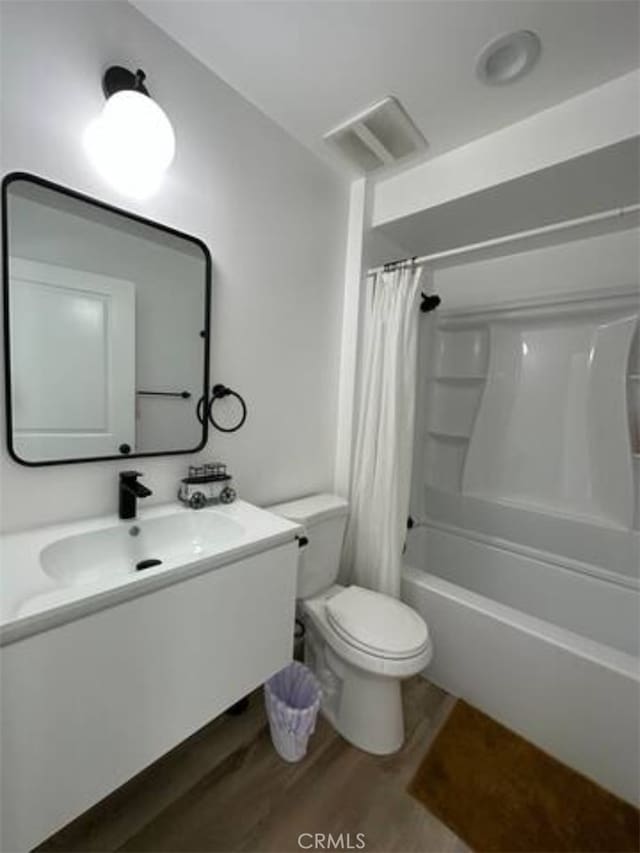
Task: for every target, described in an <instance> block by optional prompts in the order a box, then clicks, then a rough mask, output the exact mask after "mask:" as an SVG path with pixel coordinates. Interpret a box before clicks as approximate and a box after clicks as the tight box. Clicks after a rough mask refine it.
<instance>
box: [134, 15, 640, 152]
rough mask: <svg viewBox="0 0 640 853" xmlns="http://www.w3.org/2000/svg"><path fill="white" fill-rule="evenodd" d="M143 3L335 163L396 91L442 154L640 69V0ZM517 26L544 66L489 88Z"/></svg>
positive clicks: (229, 80) (214, 67)
mask: <svg viewBox="0 0 640 853" xmlns="http://www.w3.org/2000/svg"><path fill="white" fill-rule="evenodd" d="M133 2H134V5H135V6H136V7H137V8H138V9H139V10H140V11H142V12H143V13H144V14H145V15H146V16H147V17H148V18H150V19H151V20H152V21H154V22H155V23H156V24H158V25H159V26H160V27H162V29H164V30H165V31H166V32H167V33H169V35H171V36H172V37H173V38H174V39H175V40H176V41H178V42H179V43H181V44H182V45H183V47H185V48H186V49H187V50H189V51H190V52H191V53H192V54H194V55H195V56H196V57H197V58H198V59H200V60H201V61H202V62H203V63H204V64H206V65H207V66H209V67H210V68H211V69H212V70H213V71H214V72H215V73H216V74H218V75H219V76H220V77H222V78H223V79H224V80H225V81H226V82H227V83H229V84H230V85H231V86H232V87H233V88H235V89H236V90H237V91H238V92H240V93H241V94H242V95H243V96H244V97H245V98H247V99H248V100H249V101H251V102H253V103H254V104H255V105H256V106H257V107H258V108H259V109H261V110H262V111H263V112H264V113H266V114H267V115H268V116H270V117H271V118H272V119H273V120H274V121H276V122H278V123H279V124H280V125H281V126H282V127H283V128H285V130H287V131H288V132H289V133H290V134H291V135H292V136H294V137H296V138H297V139H298V140H300V142H302V143H303V144H304V145H306V146H307V147H309V148H310V149H312V150H313V151H315V152H316V153H318V154H320V156H323V157H329V158H334V157H335V155H333V154H332V153H330V152H329V151H328V149H327V147H326V146H325V143H323V141H322V136H323V134H324V133H326V132H327V131H328V130H330V129H331V128H333V127H334V126H335V125H337V124H339V123H340V122H342V121H344V120H345V119H347V118H349V117H350V116H352V115H353V114H355V113H357V112H359V111H360V110H362V109H364V108H365V107H367V106H369V105H370V104H372V103H374V102H375V101H377V100H379V99H380V98H382V97H384V96H385V95H389V94H393V95H396V96H397V97H398V98H399V99H400V101H401V102H402V103H403V104H404V106H405V108H406V109H407V110H408V112H409V114H410V115H411V117H412V118H413V119H414V121H415V122H416V124H417V125H418V127H419V128H420V129H421V130H422V132H423V133H424V135H425V136H426V137H427V139H428V140H429V142H430V149H429V152H428V153H429V156H434V155H437V154H441V153H443V152H444V151H447V150H449V149H451V148H455V147H457V146H459V145H462V144H464V143H466V142H469V141H471V140H472V139H475V138H477V137H479V136H483V135H485V134H487V133H490V132H492V131H494V130H497V129H498V128H500V127H504V126H505V125H507V124H511V123H512V122H514V121H518V120H520V119H523V118H525V117H526V116H528V115H531V114H532V113H535V112H538V111H539V110H541V109H545V108H546V107H550V106H552V105H554V104H556V103H559V102H561V101H563V100H566V99H567V98H570V97H572V96H573V95H576V94H578V93H580V92H583V91H586V90H587V89H591V88H593V87H594V86H598V85H600V84H601V83H604V82H606V81H607V80H610V79H612V78H614V77H617V76H619V75H620V74H624V73H625V72H627V71H629V70H631V69H632V68H634V67H637V66H638V65H639V64H640V3H638V2H637V0H422V2H419V0H418V2H406V0H378V2H369V0H350V2H340V1H339V0H324V1H323V2H315V1H314V0H278V2H272V0H224V2H221V0H188V2H185V0H133ZM518 29H531V30H534V31H535V32H537V33H538V35H539V36H540V38H541V40H542V54H541V57H540V61H539V63H538V65H537V66H536V68H535V69H534V70H533V72H532V73H531V75H530V76H528V77H526V78H524V79H522V80H520V81H518V82H516V83H514V84H512V85H510V86H505V87H487V86H484V85H482V84H481V83H480V82H479V81H478V80H477V79H476V77H475V73H474V65H475V59H476V57H477V55H478V54H479V52H480V51H481V49H482V48H483V47H484V45H485V44H486V43H487V42H488V41H490V40H491V39H493V38H494V37H496V36H498V35H500V34H502V33H505V32H509V31H513V30H518ZM206 108H207V105H205V104H203V109H206ZM209 108H211V109H215V105H210V106H209ZM334 162H335V161H334Z"/></svg>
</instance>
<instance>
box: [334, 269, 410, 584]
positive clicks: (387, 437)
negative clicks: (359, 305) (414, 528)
mask: <svg viewBox="0 0 640 853" xmlns="http://www.w3.org/2000/svg"><path fill="white" fill-rule="evenodd" d="M420 277H421V270H420V269H413V268H406V267H405V268H398V269H395V270H391V271H390V272H382V273H378V274H377V275H376V277H375V279H369V281H368V282H367V294H366V305H365V316H364V323H363V333H364V341H363V349H362V360H361V376H360V389H361V391H360V409H359V417H358V429H357V434H356V438H355V456H354V463H353V470H352V475H351V489H350V502H351V513H350V518H349V526H348V528H347V536H346V540H345V554H344V564H345V567H346V568H347V570H348V571H350V575H351V581H352V583H355V584H358V585H359V586H364V587H367V588H369V589H373V590H376V591H378V592H384V593H386V594H387V595H392V596H395V597H396V598H397V597H398V596H399V595H400V579H401V572H402V547H403V544H404V538H405V534H406V521H407V513H408V510H409V491H410V485H411V461H412V455H413V430H414V414H415V396H416V353H417V338H418V321H419V318H420V312H419V299H420Z"/></svg>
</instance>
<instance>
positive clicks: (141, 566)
mask: <svg viewBox="0 0 640 853" xmlns="http://www.w3.org/2000/svg"><path fill="white" fill-rule="evenodd" d="M161 565H162V560H153V559H152V560H140V562H139V563H136V572H143V571H144V570H145V569H150V568H152V567H153V566H161Z"/></svg>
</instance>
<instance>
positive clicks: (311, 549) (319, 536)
mask: <svg viewBox="0 0 640 853" xmlns="http://www.w3.org/2000/svg"><path fill="white" fill-rule="evenodd" d="M269 511H270V512H274V513H275V514H276V515H281V516H282V517H283V518H288V519H289V520H290V521H295V522H297V523H298V524H301V525H302V526H303V527H304V528H305V531H306V535H307V538H308V539H309V544H308V545H307V546H306V547H305V548H303V549H302V550H301V551H300V559H299V561H298V585H297V592H296V597H297V598H309V597H310V596H312V595H317V593H319V592H321V591H322V590H323V589H328V587H330V586H331V585H332V584H333V583H335V581H336V578H337V577H338V570H339V568H340V552H341V551H342V542H343V539H344V532H345V528H346V526H347V516H348V514H349V504H348V503H347V501H345V500H344V499H343V498H339V497H337V496H336V495H311V496H310V497H308V498H301V499H300V500H297V501H290V502H288V503H283V504H276V505H275V506H270V507H269Z"/></svg>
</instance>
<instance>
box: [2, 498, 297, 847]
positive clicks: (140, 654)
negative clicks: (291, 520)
mask: <svg viewBox="0 0 640 853" xmlns="http://www.w3.org/2000/svg"><path fill="white" fill-rule="evenodd" d="M254 509H255V508H254ZM255 512H261V511H259V510H257V509H255ZM262 514H263V515H267V514H266V513H262ZM283 539H284V540H285V541H282V540H283ZM279 541H280V544H277V543H278V540H276V544H272V543H271V542H269V543H268V544H267V545H266V549H265V550H261V551H260V550H258V551H257V552H256V553H253V554H251V555H249V556H245V557H243V558H240V559H237V560H235V561H232V562H225V563H223V564H222V565H220V564H218V565H216V564H215V562H214V564H213V567H212V568H210V569H201V570H200V571H199V573H196V574H191V575H188V576H186V577H184V579H176V580H175V582H172V583H164V585H162V586H159V587H157V588H155V589H153V588H152V589H150V590H149V591H145V592H144V594H139V593H138V594H137V595H135V597H132V598H129V599H127V600H122V601H120V602H117V603H115V604H113V605H111V606H107V607H104V608H103V609H99V610H94V611H93V612H88V613H87V614H86V615H82V616H80V617H79V618H78V617H76V618H74V619H72V620H71V621H66V622H62V623H60V624H56V625H54V626H53V627H50V628H45V629H44V630H40V631H37V632H35V633H31V634H29V635H28V636H24V637H22V638H20V639H17V640H15V641H12V642H8V643H7V644H6V645H4V646H3V647H2V649H1V650H0V654H1V659H0V665H1V668H2V669H1V672H2V696H1V710H2V718H1V726H2V731H1V734H2V755H1V758H2V788H1V797H2V802H1V805H2V843H1V849H2V850H6V851H12V853H14V851H22V850H27V849H31V848H32V847H33V846H35V845H37V844H39V843H40V842H42V841H43V840H44V839H45V838H47V837H48V836H49V835H50V834H52V833H53V832H55V831H57V830H58V829H60V828H61V827H62V826H64V825H65V824H66V823H68V822H69V821H71V820H73V819H74V818H75V817H77V816H78V815H79V814H81V813H82V812H83V811H85V810H86V809H88V808H89V807H90V806H92V805H94V804H95V803H96V802H98V801H99V800H100V799H102V798H103V797H105V796H106V795H107V794H109V793H110V792H111V791H113V790H114V789H115V788H117V787H118V786H120V785H121V784H123V783H124V782H126V781H127V780H128V779H130V778H131V777H132V776H134V775H135V774H136V773H138V772H139V771H141V770H142V769H143V768H145V767H146V766H147V765H149V764H150V763H152V762H153V761H155V760H156V759H158V758H159V757H160V756H162V755H163V754H164V753H166V752H167V751H168V750H170V749H172V748H173V747H174V746H176V745H177V744H178V743H180V742H181V741H182V740H184V739H185V738H186V737H188V736H189V735H191V734H192V733H193V732H195V731H196V730H197V729H199V728H200V727H201V726H203V725H205V724H206V723H208V722H209V721H210V720H212V719H213V718H214V717H216V716H217V715H218V714H220V713H221V712H223V711H224V710H225V709H226V708H228V707H229V706H230V705H232V704H233V703H234V702H236V701H238V700H239V699H240V698H241V697H243V696H245V695H246V694H247V693H249V692H250V691H251V690H253V689H254V688H255V687H257V686H258V685H260V684H261V683H263V682H264V681H265V680H266V679H267V678H268V677H269V676H270V675H272V674H273V673H274V672H276V671H277V670H279V669H280V668H281V667H283V666H285V665H286V664H287V663H288V662H289V661H290V660H291V654H292V637H293V623H294V609H295V586H296V568H297V559H298V543H297V542H296V539H295V528H294V527H292V526H291V527H290V528H289V530H288V531H287V535H286V536H285V535H284V534H281V536H280V540H279Z"/></svg>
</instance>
